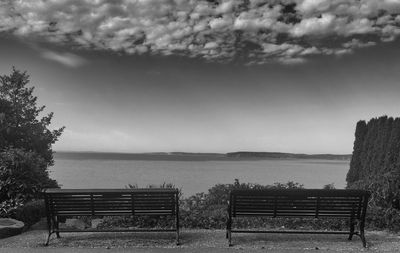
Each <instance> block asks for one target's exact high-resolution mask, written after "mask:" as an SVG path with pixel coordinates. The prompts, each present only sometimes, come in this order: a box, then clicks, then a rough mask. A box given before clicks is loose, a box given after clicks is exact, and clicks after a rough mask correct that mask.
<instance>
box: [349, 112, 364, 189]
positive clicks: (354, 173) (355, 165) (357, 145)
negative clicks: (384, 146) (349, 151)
mask: <svg viewBox="0 0 400 253" xmlns="http://www.w3.org/2000/svg"><path fill="white" fill-rule="evenodd" d="M366 133H367V124H366V123H365V121H363V120H360V121H359V122H358V123H357V126H356V133H355V140H354V151H353V155H352V157H351V162H350V170H349V171H348V172H347V176H346V181H347V183H348V184H349V183H353V182H355V181H357V180H359V179H360V172H361V170H362V169H363V166H362V160H361V155H362V152H363V144H364V139H365V135H366Z"/></svg>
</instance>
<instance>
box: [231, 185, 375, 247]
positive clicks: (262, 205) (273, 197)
mask: <svg viewBox="0 0 400 253" xmlns="http://www.w3.org/2000/svg"><path fill="white" fill-rule="evenodd" d="M369 197H370V192H368V191H364V190H342V189H337V190H336V189H332V190H325V189H265V190H233V191H231V192H230V197H229V205H228V216H229V217H228V221H227V225H226V237H227V239H228V240H229V246H232V233H287V234H294V233H296V234H297V233H298V234H348V235H349V237H348V239H349V240H351V239H352V238H353V235H357V236H360V238H361V241H362V244H363V246H364V247H366V245H367V242H366V239H365V232H364V227H365V216H366V212H367V205H368V199H369ZM246 216H247V217H257V216H264V217H297V218H298V217H303V218H304V217H305V218H307V217H308V218H341V219H349V224H350V229H349V231H311V230H306V231H304V230H303V231H299V230H243V229H232V222H233V218H235V217H246ZM356 221H358V225H359V231H355V225H356V223H357V222H356Z"/></svg>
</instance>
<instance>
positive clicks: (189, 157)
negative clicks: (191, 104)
mask: <svg viewBox="0 0 400 253" xmlns="http://www.w3.org/2000/svg"><path fill="white" fill-rule="evenodd" d="M54 158H56V159H74V160H87V159H95V160H99V159H100V160H160V161H207V160H210V161H218V160H225V161H227V160H240V159H326V160H350V158H351V155H332V154H316V155H307V154H292V153H279V152H232V153H226V154H222V153H189V152H153V153H141V154H139V153H136V154H135V153H108V152H65V151H64V152H63V151H58V152H56V153H55V154H54Z"/></svg>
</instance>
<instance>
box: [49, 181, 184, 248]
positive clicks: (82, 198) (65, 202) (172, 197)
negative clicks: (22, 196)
mask: <svg viewBox="0 0 400 253" xmlns="http://www.w3.org/2000/svg"><path fill="white" fill-rule="evenodd" d="M43 193H44V199H45V203H46V213H47V224H48V230H49V235H48V237H47V241H46V245H48V244H49V240H50V236H51V235H52V234H53V233H55V234H56V235H57V238H59V237H60V232H176V244H179V196H178V190H177V189H154V188H153V189H79V190H78V189H45V190H44V191H43ZM111 215H131V216H136V215H150V216H167V215H170V216H174V217H175V228H174V229H117V230H98V229H85V230H77V229H60V227H59V222H60V219H65V217H71V216H111Z"/></svg>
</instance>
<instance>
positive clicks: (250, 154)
mask: <svg viewBox="0 0 400 253" xmlns="http://www.w3.org/2000/svg"><path fill="white" fill-rule="evenodd" d="M226 156H227V157H231V158H259V159H263V158H277V159H278V158H279V159H326V160H350V159H351V155H332V154H311V155H308V154H293V153H280V152H248V151H243V152H232V153H227V154H226Z"/></svg>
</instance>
